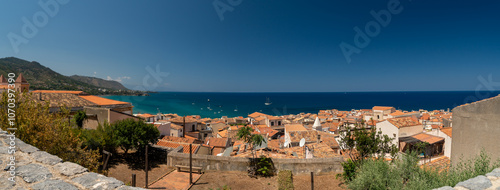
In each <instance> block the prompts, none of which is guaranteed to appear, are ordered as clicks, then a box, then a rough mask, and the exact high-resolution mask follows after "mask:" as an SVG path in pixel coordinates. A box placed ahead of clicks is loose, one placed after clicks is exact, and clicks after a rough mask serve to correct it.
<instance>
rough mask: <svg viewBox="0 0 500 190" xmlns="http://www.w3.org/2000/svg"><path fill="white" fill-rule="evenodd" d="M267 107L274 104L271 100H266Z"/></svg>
mask: <svg viewBox="0 0 500 190" xmlns="http://www.w3.org/2000/svg"><path fill="white" fill-rule="evenodd" d="M264 104H265V105H266V106H268V105H271V104H273V103H272V102H271V100H270V99H269V98H266V103H264Z"/></svg>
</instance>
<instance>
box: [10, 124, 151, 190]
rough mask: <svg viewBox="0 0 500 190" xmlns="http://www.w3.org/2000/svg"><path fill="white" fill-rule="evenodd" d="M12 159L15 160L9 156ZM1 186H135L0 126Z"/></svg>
mask: <svg viewBox="0 0 500 190" xmlns="http://www.w3.org/2000/svg"><path fill="white" fill-rule="evenodd" d="M14 148H15V149H14ZM13 150H16V151H15V152H14V151H13ZM11 159H14V160H11ZM0 168H2V169H4V170H1V171H0V189H2V190H3V189H64V190H78V189H109V190H136V189H137V190H138V189H142V188H138V187H130V186H126V185H125V184H124V183H123V182H121V181H119V180H117V179H115V178H112V177H106V176H104V175H101V174H97V173H93V172H89V171H88V169H87V168H84V167H82V166H80V165H78V164H75V163H72V162H63V160H62V159H61V158H59V157H57V156H54V155H51V154H49V153H47V152H45V151H40V150H38V148H36V147H33V146H31V145H29V144H26V143H24V142H23V141H20V140H19V139H17V138H15V137H13V136H11V135H7V134H6V132H5V131H2V130H0Z"/></svg>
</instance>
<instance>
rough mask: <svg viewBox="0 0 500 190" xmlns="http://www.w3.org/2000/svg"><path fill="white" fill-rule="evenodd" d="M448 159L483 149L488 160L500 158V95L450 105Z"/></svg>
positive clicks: (474, 154)
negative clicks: (453, 106) (450, 143)
mask: <svg viewBox="0 0 500 190" xmlns="http://www.w3.org/2000/svg"><path fill="white" fill-rule="evenodd" d="M452 136H453V141H452V145H451V162H452V164H456V163H458V162H459V161H460V157H462V156H463V158H464V159H470V158H473V157H474V156H477V155H479V153H480V151H481V149H484V150H486V152H487V153H488V155H489V156H491V160H497V159H499V158H500V151H499V150H500V143H499V141H498V139H499V138H500V97H499V96H497V97H495V98H491V99H486V100H482V101H479V102H474V103H472V104H468V105H463V106H459V107H456V108H455V109H453V132H452Z"/></svg>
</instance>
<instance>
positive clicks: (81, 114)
mask: <svg viewBox="0 0 500 190" xmlns="http://www.w3.org/2000/svg"><path fill="white" fill-rule="evenodd" d="M85 119H87V113H85V111H83V110H80V111H77V112H76V114H75V115H74V116H73V120H74V121H75V123H76V125H77V126H78V127H79V128H80V129H81V128H82V127H83V121H85Z"/></svg>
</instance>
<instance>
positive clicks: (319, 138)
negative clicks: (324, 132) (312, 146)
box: [318, 134, 321, 143]
mask: <svg viewBox="0 0 500 190" xmlns="http://www.w3.org/2000/svg"><path fill="white" fill-rule="evenodd" d="M320 142H321V135H320V134H318V143H320Z"/></svg>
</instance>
